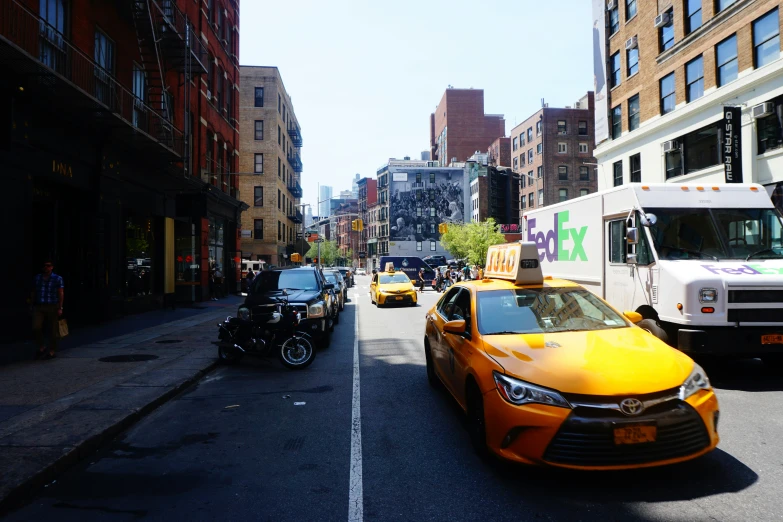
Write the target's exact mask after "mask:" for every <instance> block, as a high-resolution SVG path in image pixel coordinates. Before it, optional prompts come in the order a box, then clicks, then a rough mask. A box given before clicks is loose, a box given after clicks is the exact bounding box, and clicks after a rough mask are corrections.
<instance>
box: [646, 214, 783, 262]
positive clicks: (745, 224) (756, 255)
mask: <svg viewBox="0 0 783 522" xmlns="http://www.w3.org/2000/svg"><path fill="white" fill-rule="evenodd" d="M645 212H647V213H648V214H655V216H656V217H657V218H658V219H657V222H656V223H655V225H653V226H651V227H650V234H651V236H652V240H653V244H654V245H655V249H656V250H657V251H658V256H659V258H660V259H714V260H720V259H743V260H748V259H779V258H782V257H783V246H782V245H781V229H783V224H781V217H780V214H778V212H777V211H776V210H775V209H772V208H747V209H742V208H717V209H694V208H649V209H645Z"/></svg>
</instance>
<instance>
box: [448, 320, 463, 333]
mask: <svg viewBox="0 0 783 522" xmlns="http://www.w3.org/2000/svg"><path fill="white" fill-rule="evenodd" d="M443 331H444V332H446V333H452V334H456V335H463V334H464V333H465V320H464V319H457V320H454V321H448V322H447V323H445V324H444V325H443Z"/></svg>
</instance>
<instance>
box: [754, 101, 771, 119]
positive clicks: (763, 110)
mask: <svg viewBox="0 0 783 522" xmlns="http://www.w3.org/2000/svg"><path fill="white" fill-rule="evenodd" d="M752 114H753V119H754V120H757V119H759V118H763V117H764V116H769V115H771V114H775V104H774V103H772V102H764V103H760V104H758V105H756V106H754V107H753V109H752Z"/></svg>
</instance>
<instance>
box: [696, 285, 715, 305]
mask: <svg viewBox="0 0 783 522" xmlns="http://www.w3.org/2000/svg"><path fill="white" fill-rule="evenodd" d="M717 300H718V290H717V289H715V288H702V289H700V290H699V302H700V303H715V302H716V301H717Z"/></svg>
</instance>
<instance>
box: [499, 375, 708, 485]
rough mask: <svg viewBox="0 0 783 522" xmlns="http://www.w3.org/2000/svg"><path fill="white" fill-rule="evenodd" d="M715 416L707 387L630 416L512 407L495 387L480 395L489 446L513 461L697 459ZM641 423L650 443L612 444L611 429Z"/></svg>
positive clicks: (619, 464)
mask: <svg viewBox="0 0 783 522" xmlns="http://www.w3.org/2000/svg"><path fill="white" fill-rule="evenodd" d="M718 414H719V410H718V400H717V398H716V397H715V394H714V393H713V392H712V391H711V390H709V391H708V390H704V391H700V392H698V393H696V394H694V395H692V396H691V397H689V398H688V399H686V400H685V401H680V400H679V399H677V400H672V401H668V402H666V403H662V404H659V405H656V406H655V407H652V408H649V409H648V410H646V411H645V412H643V413H642V414H641V415H638V416H635V417H626V416H624V415H623V414H622V413H620V412H617V411H614V410H596V409H594V408H583V407H581V406H580V407H576V408H574V409H566V408H558V407H554V406H546V405H543V404H530V405H526V406H515V405H512V404H509V403H508V402H506V401H505V400H504V399H503V398H502V397H501V396H500V394H499V393H498V391H497V390H491V391H489V392H487V393H486V394H485V395H484V416H485V423H486V431H487V445H488V446H489V448H490V450H492V451H493V452H494V453H496V454H497V455H499V456H500V457H502V458H504V459H508V460H511V461H515V462H520V463H524V464H534V465H542V466H555V467H562V468H571V469H585V470H597V469H603V470H611V469H633V468H644V467H652V466H662V465H667V464H674V463H677V462H683V461H686V460H690V459H694V458H697V457H699V456H701V455H704V454H706V453H708V452H710V451H712V450H713V449H715V447H716V446H717V445H718V441H719V437H718V432H717V422H718ZM640 424H646V425H655V426H656V427H657V437H656V440H655V442H645V443H640V444H624V445H616V444H615V441H614V428H616V427H622V426H628V425H640Z"/></svg>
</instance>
